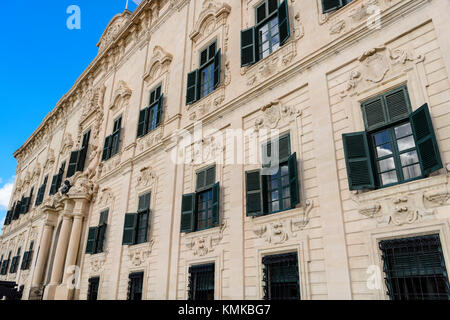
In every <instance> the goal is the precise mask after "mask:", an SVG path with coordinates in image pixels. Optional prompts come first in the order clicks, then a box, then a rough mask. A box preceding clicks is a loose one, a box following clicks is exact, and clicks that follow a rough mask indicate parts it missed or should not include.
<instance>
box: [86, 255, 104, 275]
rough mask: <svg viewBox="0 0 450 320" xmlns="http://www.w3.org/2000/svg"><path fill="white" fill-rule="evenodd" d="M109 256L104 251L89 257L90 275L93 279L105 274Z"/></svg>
mask: <svg viewBox="0 0 450 320" xmlns="http://www.w3.org/2000/svg"><path fill="white" fill-rule="evenodd" d="M107 255H108V252H107V251H104V252H101V253H97V254H93V255H90V256H89V258H88V260H89V275H90V276H91V277H92V276H96V275H98V276H99V275H101V274H102V273H103V271H104V265H105V262H106V257H107Z"/></svg>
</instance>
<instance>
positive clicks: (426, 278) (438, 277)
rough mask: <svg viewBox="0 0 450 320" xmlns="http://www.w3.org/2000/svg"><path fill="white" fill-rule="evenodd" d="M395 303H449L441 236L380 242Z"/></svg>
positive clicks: (449, 293)
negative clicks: (441, 301)
mask: <svg viewBox="0 0 450 320" xmlns="http://www.w3.org/2000/svg"><path fill="white" fill-rule="evenodd" d="M380 249H381V251H382V259H383V261H384V272H385V274H386V278H385V281H386V287H387V294H388V295H389V297H390V299H391V300H449V299H450V285H449V281H448V275H447V270H446V268H445V262H444V257H443V255H442V248H441V244H440V239H439V235H430V236H423V237H413V238H406V239H397V240H387V241H381V242H380Z"/></svg>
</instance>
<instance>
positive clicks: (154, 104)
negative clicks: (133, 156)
mask: <svg viewBox="0 0 450 320" xmlns="http://www.w3.org/2000/svg"><path fill="white" fill-rule="evenodd" d="M163 101H164V95H163V94H161V86H158V87H157V88H156V89H154V90H152V91H151V92H150V102H149V106H148V107H147V108H145V109H143V110H141V112H140V113H139V123H138V133H137V137H138V138H140V137H143V136H145V135H146V134H148V133H149V132H151V131H153V130H155V129H156V128H158V127H159V125H160V124H161V119H162V107H163Z"/></svg>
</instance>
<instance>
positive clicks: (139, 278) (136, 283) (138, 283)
mask: <svg viewBox="0 0 450 320" xmlns="http://www.w3.org/2000/svg"><path fill="white" fill-rule="evenodd" d="M143 282H144V273H143V272H136V273H132V274H130V276H129V279H128V297H127V300H133V301H134V300H142V285H143Z"/></svg>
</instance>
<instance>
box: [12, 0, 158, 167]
mask: <svg viewBox="0 0 450 320" xmlns="http://www.w3.org/2000/svg"><path fill="white" fill-rule="evenodd" d="M157 1H158V0H144V1H142V2H141V4H140V5H139V6H138V7H137V8H136V10H135V11H134V12H132V13H131V12H130V17H129V21H128V23H126V24H125V25H124V26H123V27H122V28H121V30H120V31H119V32H118V34H117V36H116V37H115V39H114V40H112V41H111V42H110V43H109V44H108V46H107V47H105V48H104V49H103V50H102V51H101V52H100V51H99V53H98V55H97V56H96V57H95V58H94V59H93V60H92V62H91V63H90V64H89V65H88V67H87V68H86V69H85V70H84V71H83V72H82V74H81V75H80V76H79V77H78V78H77V80H76V81H75V83H74V85H73V86H72V87H71V88H70V89H69V91H68V92H67V93H66V94H64V95H63V96H62V97H61V99H60V100H59V101H58V102H57V103H56V106H55V107H54V108H53V110H52V111H50V112H49V113H48V114H47V115H46V116H45V118H44V119H43V120H42V122H41V124H40V125H39V126H38V127H37V129H36V130H35V131H34V132H33V133H32V134H31V135H30V136H29V137H28V139H27V140H26V141H25V142H24V144H23V145H22V146H21V147H20V148H19V149H17V150H16V151H15V152H14V153H13V156H14V157H15V158H16V159H18V158H19V156H20V155H21V153H22V152H23V151H24V150H25V149H26V148H27V147H28V146H29V145H30V143H31V142H32V141H33V140H34V139H35V138H36V137H37V136H38V135H39V134H40V133H41V131H42V130H43V129H44V128H45V127H46V126H47V125H48V124H49V122H51V120H52V119H54V118H55V116H56V115H57V114H58V113H59V112H61V110H62V109H63V108H64V107H65V106H66V107H68V108H69V109H70V108H73V103H74V102H75V101H76V100H77V97H76V95H77V92H79V91H83V89H84V88H83V87H86V85H88V86H90V85H91V84H92V81H93V78H94V73H95V72H96V71H97V70H98V68H99V62H100V61H101V60H102V59H103V58H104V57H105V56H107V55H108V54H111V52H112V51H113V50H114V49H115V48H116V47H117V45H118V43H119V42H120V41H123V37H124V36H125V35H128V31H130V30H131V29H132V28H133V27H134V25H135V24H136V20H137V19H140V17H141V15H142V14H143V12H144V11H145V10H146V9H149V8H150V5H151V4H152V3H153V2H157ZM125 12H129V11H128V10H126V11H125ZM122 15H123V13H122ZM116 18H117V16H115V17H114V18H112V19H111V21H110V22H109V24H108V26H107V28H106V29H105V31H104V32H103V35H104V33H105V32H106V31H107V29H108V27H109V26H110V25H111V23H112V22H113V21H114V20H115V19H116ZM133 31H134V32H136V30H135V29H134V30H133ZM103 35H102V37H103ZM85 81H88V82H90V83H89V84H85ZM80 93H81V92H80ZM67 104H71V105H70V106H69V105H67Z"/></svg>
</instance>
